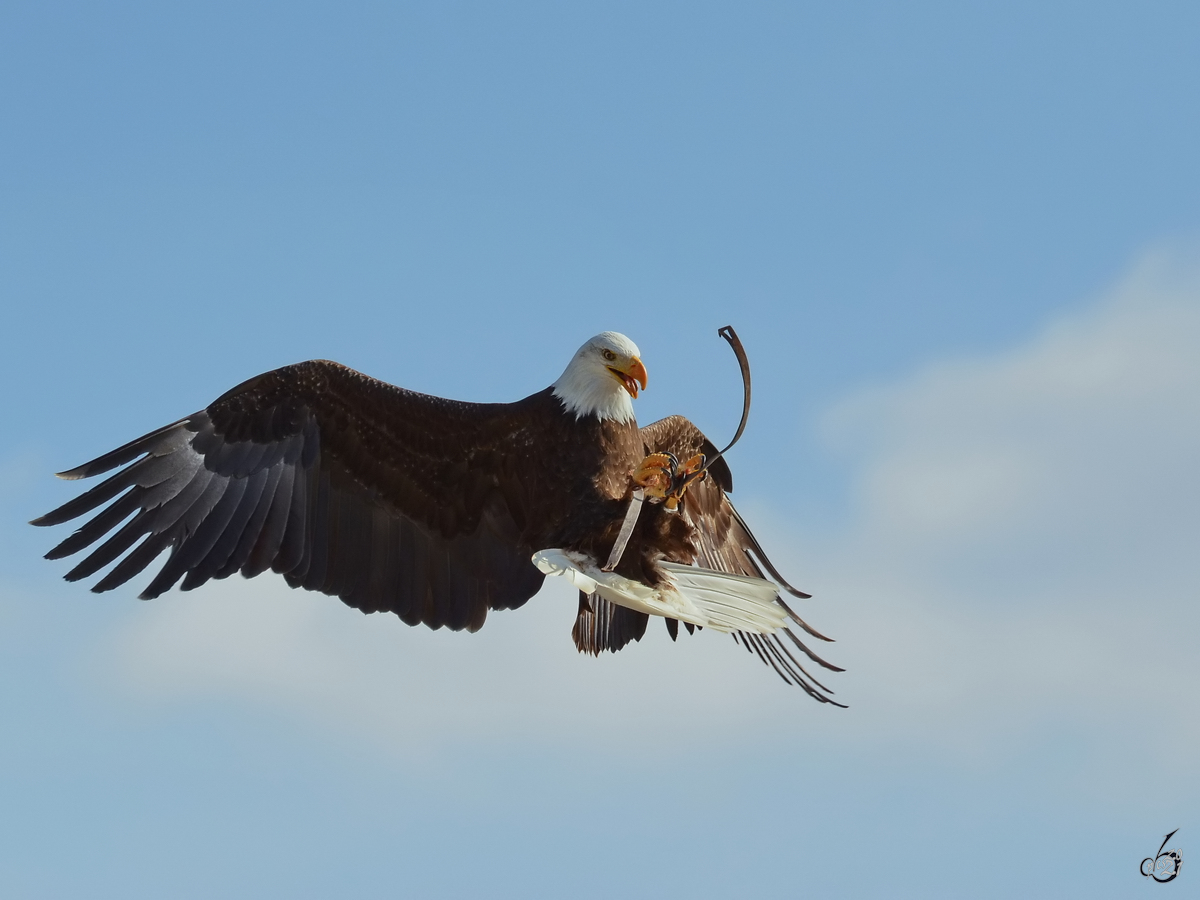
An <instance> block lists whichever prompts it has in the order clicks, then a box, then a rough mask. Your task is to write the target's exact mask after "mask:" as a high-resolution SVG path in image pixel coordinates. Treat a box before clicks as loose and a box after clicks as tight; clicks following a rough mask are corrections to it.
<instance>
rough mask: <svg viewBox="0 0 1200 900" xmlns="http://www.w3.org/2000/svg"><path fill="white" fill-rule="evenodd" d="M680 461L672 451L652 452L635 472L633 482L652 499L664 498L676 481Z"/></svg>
mask: <svg viewBox="0 0 1200 900" xmlns="http://www.w3.org/2000/svg"><path fill="white" fill-rule="evenodd" d="M678 466H679V461H678V460H677V459H676V458H675V456H674V454H671V453H651V454H650V455H649V456H647V457H646V458H645V459H643V460H642V462H641V464H640V465H639V466H638V467H637V469H636V470H635V471H634V472H633V483H634V484H636V485H637V486H638V487H641V488H643V489H644V490H645V491H646V496H647V497H648V498H649V499H651V500H662V499H663V498H664V497H666V496H667V493H668V492H669V491H670V490H671V487H672V485H673V484H674V482H675V471H676V469H677V468H678Z"/></svg>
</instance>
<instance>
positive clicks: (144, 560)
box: [92, 533, 171, 600]
mask: <svg viewBox="0 0 1200 900" xmlns="http://www.w3.org/2000/svg"><path fill="white" fill-rule="evenodd" d="M170 543H171V536H170V535H169V534H164V533H159V534H153V533H152V534H148V535H146V539H145V540H144V541H142V542H141V543H140V544H138V545H137V546H136V547H135V548H134V549H133V551H132V552H131V553H130V554H129V555H128V556H126V557H125V558H124V559H123V560H121V561H120V562H119V563H117V564H116V565H115V566H113V568H112V571H110V572H109V573H108V574H107V575H105V576H104V577H103V578H101V579H100V580H99V581H98V582H96V585H95V586H94V587H93V588H92V592H93V593H96V594H102V593H104V592H105V591H111V590H112V589H113V588H115V587H120V586H121V585H123V584H124V583H125V582H127V581H129V579H131V578H133V577H134V576H135V575H140V574H141V572H142V570H143V569H145V568H146V566H148V565H150V563H152V562H154V560H155V559H157V558H158V555H159V554H160V553H162V552H163V550H165V549H166V548H167V546H168V545H169V544H170ZM141 599H143V600H146V599H149V598H147V597H142V598H141Z"/></svg>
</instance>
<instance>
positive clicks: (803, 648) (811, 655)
mask: <svg viewBox="0 0 1200 900" xmlns="http://www.w3.org/2000/svg"><path fill="white" fill-rule="evenodd" d="M783 633H784V634H786V635H787V636H788V637H789V638H791V639H792V643H793V644H795V645H796V646H797V647H799V648H800V652H802V653H803V654H804V655H805V656H807V657H808V658H809V659H811V660H812V661H813V662H815V663H817V664H818V665H821V666H824V667H825V668H826V669H829V671H831V672H845V671H846V670H845V669H843V668H841V667H840V666H835V665H834V664H833V663H831V662H826V661H825V660H823V659H821V657H819V656H817V654H815V653H813V652H812V650H810V649H809V648H808V647H807V646H806V645H805V644H804V642H803V641H801V640H800V638H798V637H796V635H795V634H793V633H792V630H791V629H790V628H785V629H783Z"/></svg>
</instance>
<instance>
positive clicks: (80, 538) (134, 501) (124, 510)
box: [46, 492, 140, 559]
mask: <svg viewBox="0 0 1200 900" xmlns="http://www.w3.org/2000/svg"><path fill="white" fill-rule="evenodd" d="M139 505H140V504H139V503H138V498H137V496H136V494H135V493H133V492H130V493H128V494H126V495H125V496H124V497H122V498H121V499H120V500H118V501H117V502H115V503H114V504H113V505H112V506H110V507H108V509H106V510H104V511H103V512H102V513H100V514H99V515H97V516H96V517H95V518H93V519H91V520H90V521H89V522H88V523H87V524H85V525H84V526H83V527H81V528H79V529H77V530H76V531H74V532H73V533H72V534H71V535H70V536H68V537H67V539H66V540H64V541H63V542H62V543H60V544H58V545H57V546H56V547H55V548H54V549H53V550H51V551H50V552H49V553H47V554H46V559H63V558H64V557H67V556H72V555H74V554H76V553H78V552H79V551H80V550H82V549H83V548H84V547H88V546H90V545H91V544H93V543H94V542H95V541H97V540H99V539H100V538H102V537H104V535H106V534H108V532H109V531H111V530H112V529H114V528H116V527H117V526H118V525H119V524H121V522H123V521H125V519H126V518H127V517H128V516H129V514H130V513H132V512H133V511H134V510H135V509H137V508H138V506H139Z"/></svg>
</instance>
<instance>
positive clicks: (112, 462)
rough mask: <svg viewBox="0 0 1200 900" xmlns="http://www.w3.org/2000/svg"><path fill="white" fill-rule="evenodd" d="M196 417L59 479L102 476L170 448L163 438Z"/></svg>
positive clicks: (105, 456)
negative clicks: (153, 452)
mask: <svg viewBox="0 0 1200 900" xmlns="http://www.w3.org/2000/svg"><path fill="white" fill-rule="evenodd" d="M196 415H200V413H195V414H194V415H193V416H188V417H187V418H186V419H180V420H179V421H177V422H172V423H171V424H170V425H164V426H163V427H162V428H159V429H158V430H157V431H152V432H150V433H149V434H146V435H142V437H140V438H137V439H136V440H132V441H130V442H129V443H128V444H124V445H123V446H120V447H118V448H117V449H116V450H111V451H109V452H108V453H105V454H104V455H103V456H98V457H96V458H95V459H93V460H92V461H91V462H86V463H84V464H83V465H82V466H76V467H75V468H74V469H68V470H67V471H66V472H59V473H58V477H59V478H64V479H66V480H67V481H76V480H78V479H80V478H91V477H92V476H93V475H100V474H102V473H103V472H107V471H109V470H110V469H115V468H116V467H117V466H123V465H125V463H127V462H130V461H131V460H134V459H136V458H137V457H139V456H141V455H142V454H143V453H149V452H151V451H153V450H159V449H162V447H163V445H168V446H169V445H170V444H171V442H170V440H167V441H164V440H163V437H164V436H165V435H168V434H170V432H173V431H176V429H178V430H179V431H180V432H182V431H183V430H184V427H185V426H186V425H187V424H188V423H189V422H190V420H191V419H192V418H193V417H194V416H196ZM172 449H173V448H172ZM164 452H170V450H165V451H164Z"/></svg>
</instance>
